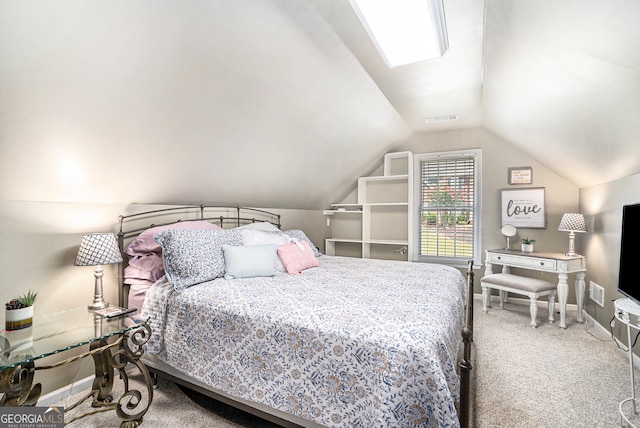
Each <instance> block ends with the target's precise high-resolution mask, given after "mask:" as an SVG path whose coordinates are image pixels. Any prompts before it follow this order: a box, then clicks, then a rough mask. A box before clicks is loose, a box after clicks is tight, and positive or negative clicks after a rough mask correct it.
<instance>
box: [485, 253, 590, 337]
mask: <svg viewBox="0 0 640 428" xmlns="http://www.w3.org/2000/svg"><path fill="white" fill-rule="evenodd" d="M494 264H497V265H502V273H509V270H510V269H509V268H510V267H516V268H522V269H531V270H537V271H540V272H553V273H556V274H558V289H557V291H558V304H559V305H560V327H562V328H567V324H566V320H565V318H566V310H567V296H568V295H569V284H568V282H567V280H568V278H569V274H570V273H575V274H576V281H575V287H576V303H577V306H578V314H577V316H576V319H577V321H578V322H583V319H582V304H583V302H584V288H585V284H584V277H585V274H586V271H587V259H586V258H585V257H584V256H578V255H576V256H566V255H564V254H560V253H523V252H521V251H516V250H487V251H486V258H485V265H486V267H485V275H490V274H492V273H498V272H494V271H493V265H494Z"/></svg>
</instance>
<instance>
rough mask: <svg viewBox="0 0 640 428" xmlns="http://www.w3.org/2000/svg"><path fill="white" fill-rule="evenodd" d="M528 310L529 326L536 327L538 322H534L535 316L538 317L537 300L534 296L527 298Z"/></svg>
mask: <svg viewBox="0 0 640 428" xmlns="http://www.w3.org/2000/svg"><path fill="white" fill-rule="evenodd" d="M529 300H530V303H529V311H530V312H531V327H533V328H536V327H537V326H538V323H536V318H537V317H538V300H537V299H536V298H535V297H530V298H529Z"/></svg>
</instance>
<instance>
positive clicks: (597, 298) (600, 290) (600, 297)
mask: <svg viewBox="0 0 640 428" xmlns="http://www.w3.org/2000/svg"><path fill="white" fill-rule="evenodd" d="M589 298H590V299H591V300H593V301H594V302H596V303H597V304H599V305H600V306H602V307H603V308H604V287H602V286H600V285H598V284H596V283H595V282H593V281H589Z"/></svg>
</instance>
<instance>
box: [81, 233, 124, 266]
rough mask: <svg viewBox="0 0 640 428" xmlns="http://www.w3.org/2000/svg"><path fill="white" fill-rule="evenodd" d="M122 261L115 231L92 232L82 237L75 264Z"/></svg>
mask: <svg viewBox="0 0 640 428" xmlns="http://www.w3.org/2000/svg"><path fill="white" fill-rule="evenodd" d="M121 262H122V254H120V250H119V249H118V245H117V244H116V237H115V235H114V234H113V233H90V234H89V235H84V236H83V237H82V242H81V243H80V249H79V250H78V256H77V257H76V262H75V263H74V265H75V266H99V265H111V264H114V263H121Z"/></svg>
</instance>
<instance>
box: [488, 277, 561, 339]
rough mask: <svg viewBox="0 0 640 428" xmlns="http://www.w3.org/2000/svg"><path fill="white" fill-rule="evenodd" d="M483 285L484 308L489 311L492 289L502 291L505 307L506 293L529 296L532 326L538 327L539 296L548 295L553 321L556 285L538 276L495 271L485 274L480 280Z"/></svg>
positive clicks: (551, 321) (501, 299) (550, 318)
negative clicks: (531, 276)
mask: <svg viewBox="0 0 640 428" xmlns="http://www.w3.org/2000/svg"><path fill="white" fill-rule="evenodd" d="M480 285H481V286H482V310H483V311H484V313H487V310H488V308H490V307H491V289H492V288H494V289H496V290H499V291H500V307H501V308H504V300H505V296H506V293H514V294H521V295H524V296H528V297H529V301H530V303H529V310H530V312H531V326H532V327H533V328H536V326H537V325H538V324H537V323H536V318H537V316H538V298H539V297H542V296H548V297H547V299H548V301H549V322H550V323H553V309H554V305H555V300H556V285H555V284H553V283H551V282H549V281H544V280H542V279H537V278H528V277H525V276H518V275H512V274H510V273H494V274H491V275H485V276H483V277H482V279H481V280H480Z"/></svg>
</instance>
